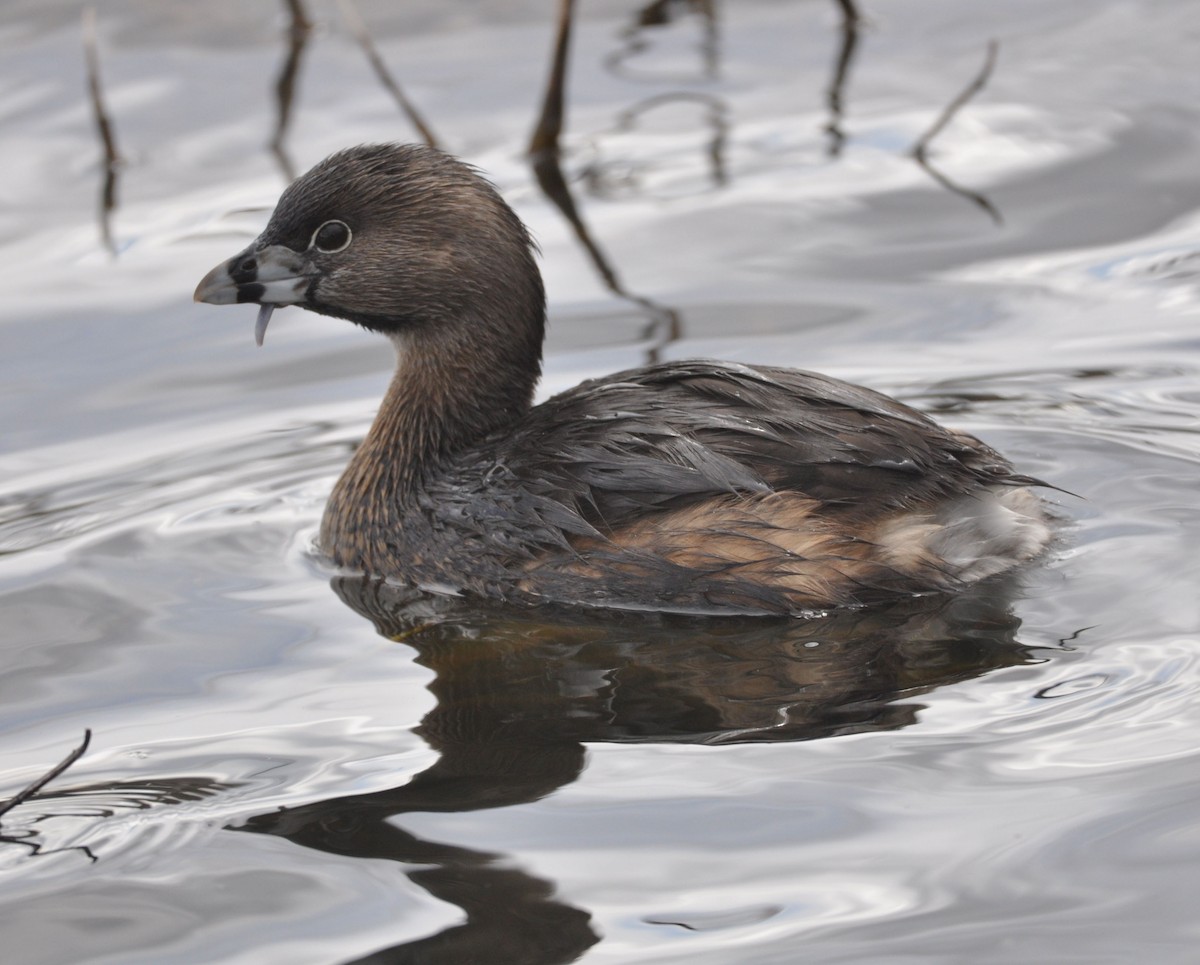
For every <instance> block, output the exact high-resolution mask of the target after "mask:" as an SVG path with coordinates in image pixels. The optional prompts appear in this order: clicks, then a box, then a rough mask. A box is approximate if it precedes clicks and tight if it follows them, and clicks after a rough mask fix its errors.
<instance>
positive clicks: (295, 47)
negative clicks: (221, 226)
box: [270, 0, 313, 182]
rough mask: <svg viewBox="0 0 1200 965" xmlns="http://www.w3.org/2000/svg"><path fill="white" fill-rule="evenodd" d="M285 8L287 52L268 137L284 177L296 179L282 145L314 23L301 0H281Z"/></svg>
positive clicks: (289, 157) (276, 88)
mask: <svg viewBox="0 0 1200 965" xmlns="http://www.w3.org/2000/svg"><path fill="white" fill-rule="evenodd" d="M283 2H284V6H285V7H287V10H288V29H287V33H286V34H285V36H286V38H287V53H286V54H285V55H284V59H283V65H282V66H281V67H280V69H279V75H278V77H276V79H275V108H276V111H275V133H274V134H273V135H272V137H271V145H270V146H271V153H272V154H274V155H275V160H276V161H278V162H279V169H280V170H281V171H282V172H283V176H284V179H285V180H287V181H289V182H291V181H294V180H295V179H296V167H295V165H294V164H293V163H292V159H291V156H290V155H289V154H288V152H287V148H286V147H284V139H285V138H286V137H287V132H288V127H289V125H290V124H291V120H292V105H293V103H294V101H295V97H296V79H297V77H298V76H299V73H300V60H301V58H302V57H303V56H304V50H305V48H306V47H307V46H308V38H309V37H310V36H311V34H312V29H313V24H312V21H311V20H309V19H308V13H307V12H306V11H305V9H304V4H303V2H302V0H283Z"/></svg>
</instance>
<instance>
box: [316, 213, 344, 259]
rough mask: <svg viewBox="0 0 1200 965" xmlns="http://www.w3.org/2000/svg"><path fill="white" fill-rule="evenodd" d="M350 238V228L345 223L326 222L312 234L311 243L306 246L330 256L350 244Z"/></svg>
mask: <svg viewBox="0 0 1200 965" xmlns="http://www.w3.org/2000/svg"><path fill="white" fill-rule="evenodd" d="M351 237H352V235H351V234H350V226H349V225H347V224H346V222H344V221H326V222H325V223H324V224H323V225H321V227H319V228H318V229H317V230H316V231H314V232H313V236H312V241H310V242H309V243H308V246H309V247H310V248H316V249H317V251H323V252H324V253H325V254H327V255H331V254H333V253H334V252H336V251H341V250H342V249H343V248H345V247H346V246H347V245H348V244H350V238H351Z"/></svg>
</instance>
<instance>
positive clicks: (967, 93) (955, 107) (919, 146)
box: [910, 40, 1000, 161]
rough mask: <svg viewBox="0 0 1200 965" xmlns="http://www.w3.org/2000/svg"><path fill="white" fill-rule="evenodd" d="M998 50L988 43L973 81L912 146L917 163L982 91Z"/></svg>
mask: <svg viewBox="0 0 1200 965" xmlns="http://www.w3.org/2000/svg"><path fill="white" fill-rule="evenodd" d="M999 49H1000V45H999V44H998V43H996V41H994V40H989V41H988V46H987V56H986V57H985V58H984V61H983V67H982V68H981V69H980V71H979V73H978V74H977V75H976V76H975V79H974V80H972V81H971V83H969V84H967V86H966V87H964V88H963V89H962V90H961V91H960V92H959V94H958V96H957V97H955V98H954V100H952V101H951V102H950V103H949V104H947V105H946V108H945V110H943V111H942V113H941V114H939V115H938V118H937V120H935V121H934V122H933V125H932V126H931V127H930V128H929V130H927V131H926V132H925V133H924V134H922V135H921V136H920V137H919V138H917V141H916V143H915V144H914V145H913V146H912V151H911V152H910V153H911V154H912V156H913V157H915V158H916V159H917V160H918V161H921V160H924V159H925V155H926V152H927V151H928V150H929V144H930V142H931V141H932V140H933V139H934V138H935V137H937V136H938V135H939V134H940V133H941V132H942V130H943V129H944V128H945V127H946V125H947V124H949V123H950V122H951V121H952V120H953V119H954V115H955V114H957V113H958V112H959V111H960V110H962V109H963V107H964V106H965V105H966V103H967V101H969V100H970V99H971V98H972V97H974V96H975V95H976V94H978V93H979V92H980V91H981V90H983V88H984V86H985V85H986V84H987V82H988V78H989V77H991V76H992V69H993V68H994V67H995V66H996V53H997V52H998V51H999Z"/></svg>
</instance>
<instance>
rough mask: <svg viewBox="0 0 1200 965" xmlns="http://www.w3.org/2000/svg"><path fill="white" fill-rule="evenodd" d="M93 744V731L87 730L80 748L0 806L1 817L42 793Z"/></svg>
mask: <svg viewBox="0 0 1200 965" xmlns="http://www.w3.org/2000/svg"><path fill="white" fill-rule="evenodd" d="M91 742H92V731H91V728H88V729H87V730H85V731H84V732H83V740H82V741H81V742H80V744H79V746H78V747H76V748H75V749H74V750H73V751H71V753H70V754H68V755H67V756H66V757H64V758H63V759H62V760H61V761H60V762H59V763H58V764H56V765H55V766H54V767H52V768H50V770H49V771H47V772H46V773H45V774H43V775H42V776H41V777H39V778H38V779H37V780H36V781H34V782H33V783H32V784H30V785H29V786H28V787H26V788H25V789H24V790H23V791H20V792H18V793H17V795H16V796H15V797H13V798H11V799H10V800H8V801H6V802H5V803H4V804H0V817H3V816H4V815H5V814H7V813H8V812H9V811H11V810H12V809H13V808H15V807H17V806H18V805H20V804H24V803H25V802H26V801H28V800H29V799H30V798H31V797H33V796H34V795H35V794H37V792H38V791H40V790H41V789H42V788H44V787H45V786H46V785H47V784H49V783H50V782H51V781H53V780H54V779H55V778H56V777H58V776H59V775H60V774H62V773H63V772H64V771H65V770H66V769H67V768H68V767H70V766H71V765H72V764H74V763H75V762H76V761H77V760H79V758H81V757H83V755H84V753H85V752H86V751H87V749H88V744H90V743H91Z"/></svg>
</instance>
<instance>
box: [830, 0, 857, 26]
mask: <svg viewBox="0 0 1200 965" xmlns="http://www.w3.org/2000/svg"><path fill="white" fill-rule="evenodd" d="M834 2H835V3H837V5H838V6H839V7H841V8H842V23H843V25H845V24H852V23H862V15H861V14H860V13H859V12H858V8H857V7H856V6H854V0H834Z"/></svg>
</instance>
